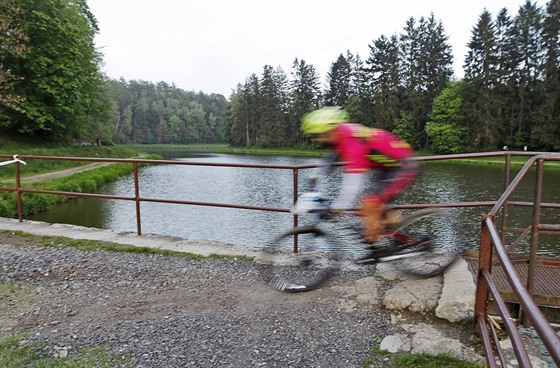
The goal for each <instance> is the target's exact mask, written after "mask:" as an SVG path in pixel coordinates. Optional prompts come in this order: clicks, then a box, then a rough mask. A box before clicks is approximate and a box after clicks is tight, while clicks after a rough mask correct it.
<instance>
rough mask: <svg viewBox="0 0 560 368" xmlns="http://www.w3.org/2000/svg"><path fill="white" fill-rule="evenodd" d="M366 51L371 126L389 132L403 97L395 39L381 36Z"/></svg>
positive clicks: (396, 41) (394, 36)
mask: <svg viewBox="0 0 560 368" xmlns="http://www.w3.org/2000/svg"><path fill="white" fill-rule="evenodd" d="M369 49H370V55H369V57H368V59H367V60H366V63H367V65H368V68H367V74H368V76H369V81H370V86H371V87H370V88H371V91H372V95H373V97H372V103H373V106H374V109H373V111H372V114H373V125H374V126H376V127H379V128H382V129H391V128H392V126H393V124H394V122H395V121H396V120H397V117H398V116H399V114H400V111H401V96H402V87H401V85H402V80H401V76H400V75H401V73H400V65H401V62H400V57H399V45H398V39H397V36H396V35H393V36H392V37H391V38H390V39H388V38H386V37H385V36H381V37H379V38H378V39H377V40H375V41H374V42H373V45H369Z"/></svg>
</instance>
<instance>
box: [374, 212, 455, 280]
mask: <svg viewBox="0 0 560 368" xmlns="http://www.w3.org/2000/svg"><path fill="white" fill-rule="evenodd" d="M457 231H458V227H457V225H456V224H454V221H453V217H452V216H451V214H450V213H449V212H447V211H443V210H440V209H431V208H427V209H422V210H418V211H415V212H413V213H411V214H409V215H408V216H406V217H405V218H404V219H403V220H402V222H401V223H400V225H399V226H398V227H397V228H395V229H394V230H393V231H392V233H391V235H390V236H389V239H390V244H389V245H388V246H386V247H381V248H379V249H377V250H376V251H375V252H379V253H378V254H379V256H378V262H388V261H392V262H393V261H394V264H395V267H396V268H398V269H399V270H401V271H402V272H404V273H406V274H408V275H411V276H413V277H419V278H427V277H432V276H436V275H440V274H442V273H444V272H445V271H446V270H448V269H449V268H450V267H451V266H453V265H454V264H455V262H456V261H457V260H458V259H460V258H461V256H462V250H463V246H462V245H461V244H457V240H456V239H458V237H456V236H454V233H456V232H457Z"/></svg>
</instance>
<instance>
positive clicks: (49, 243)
mask: <svg viewBox="0 0 560 368" xmlns="http://www.w3.org/2000/svg"><path fill="white" fill-rule="evenodd" d="M0 242H6V243H9V244H12V245H18V246H35V247H54V248H60V249H62V248H73V249H77V250H83V251H96V250H104V251H108V252H117V253H136V254H147V255H161V256H173V257H181V258H188V259H192V260H203V259H239V258H242V259H246V260H249V261H251V260H252V258H251V257H245V256H233V255H227V254H215V253H212V254H210V255H207V256H203V255H200V254H195V253H189V252H177V251H172V250H166V249H156V248H150V247H136V246H133V245H122V244H117V243H112V242H104V241H98V240H84V239H71V238H67V237H64V236H44V235H43V236H41V235H34V234H29V233H25V232H22V231H10V230H0Z"/></svg>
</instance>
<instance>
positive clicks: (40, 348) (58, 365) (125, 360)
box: [0, 335, 132, 368]
mask: <svg viewBox="0 0 560 368" xmlns="http://www.w3.org/2000/svg"><path fill="white" fill-rule="evenodd" d="M70 352H71V354H69V355H68V356H65V357H63V356H60V357H57V356H56V354H55V349H54V347H48V346H46V345H45V344H43V343H41V342H38V341H31V340H28V339H27V338H26V336H24V335H14V336H9V337H6V338H3V339H1V340H0V367H3V368H21V367H33V368H89V367H91V368H113V367H114V368H117V367H118V368H129V367H132V364H131V363H130V357H128V356H127V355H119V354H116V353H114V352H111V351H110V349H109V348H108V347H95V348H82V349H80V351H78V352H73V351H70Z"/></svg>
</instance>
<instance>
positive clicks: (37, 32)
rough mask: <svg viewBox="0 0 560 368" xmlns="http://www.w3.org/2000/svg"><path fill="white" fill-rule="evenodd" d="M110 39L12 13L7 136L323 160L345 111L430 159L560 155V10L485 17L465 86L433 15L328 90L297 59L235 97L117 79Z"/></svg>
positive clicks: (2, 7) (4, 14)
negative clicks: (324, 134)
mask: <svg viewBox="0 0 560 368" xmlns="http://www.w3.org/2000/svg"><path fill="white" fill-rule="evenodd" d="M98 31H99V28H98V24H97V21H96V19H95V16H94V14H92V13H91V11H90V10H89V8H88V6H87V1H86V0H73V1H70V0H0V45H2V46H1V47H0V134H1V133H2V132H4V133H6V132H10V133H11V134H12V132H17V134H20V135H24V136H29V137H34V138H36V139H39V140H42V141H44V142H57V143H59V144H60V143H63V144H67V143H79V142H84V141H86V142H87V141H101V142H103V143H105V144H126V143H162V144H166V143H172V144H188V143H228V144H230V145H233V146H247V147H275V148H276V147H286V148H287V147H310V146H312V145H311V144H310V142H309V138H308V137H304V136H302V134H301V131H300V118H301V116H302V115H303V114H304V113H306V112H308V111H311V110H313V109H316V108H319V107H321V106H326V105H337V106H343V107H344V108H345V109H347V110H348V111H349V113H350V115H351V117H352V118H353V120H355V121H357V122H361V123H363V124H366V125H368V126H372V127H378V128H382V129H387V130H390V131H393V132H394V133H396V134H398V135H400V136H401V137H403V138H404V139H406V140H407V141H409V142H410V143H411V144H412V145H413V146H415V147H416V148H417V149H421V150H425V151H428V152H434V153H460V152H471V151H487V150H496V149H502V147H503V146H508V147H510V148H511V149H523V148H525V147H528V148H529V149H530V150H533V151H537V150H540V151H558V150H560V0H549V1H548V2H547V3H546V4H545V5H544V6H537V4H536V2H532V1H527V2H526V3H525V4H524V5H523V6H521V7H520V8H519V9H518V12H517V13H516V14H508V12H507V10H506V9H505V8H504V9H502V10H501V11H500V12H499V13H498V14H491V13H489V12H488V11H486V10H484V9H483V10H481V13H480V16H479V17H478V20H477V22H476V24H473V26H472V28H471V29H470V30H465V32H470V40H469V43H468V45H467V46H468V53H467V55H464V62H463V71H464V75H463V76H462V77H461V78H457V77H456V76H454V75H453V70H452V60H453V50H452V48H451V46H450V44H449V43H448V36H447V35H446V31H445V28H444V25H443V24H442V22H441V21H439V20H438V19H437V18H436V17H435V15H434V14H430V15H429V16H427V17H423V16H422V17H420V18H418V19H416V18H414V17H411V18H409V19H408V20H407V22H406V23H405V24H404V25H403V26H402V28H401V31H400V32H399V33H394V34H391V35H378V36H376V37H377V38H374V39H372V42H371V43H370V44H369V45H368V46H369V54H368V55H357V54H352V53H351V52H350V51H343V50H341V51H342V52H341V54H340V55H339V56H338V58H337V59H336V60H333V62H332V63H331V65H330V69H329V71H328V73H327V75H326V76H324V78H322V77H321V76H320V75H318V73H317V71H316V69H315V67H314V66H313V65H312V64H309V63H308V62H306V61H305V60H301V59H298V58H294V61H293V64H292V66H291V70H289V71H288V73H287V72H286V71H284V70H283V69H282V68H281V67H279V66H278V67H274V66H272V65H264V66H263V68H262V70H260V71H255V72H254V73H253V74H251V75H248V76H247V77H246V79H245V80H244V81H240V82H239V84H238V85H237V86H235V88H233V91H234V92H233V93H232V94H231V96H222V95H219V94H213V93H208V92H210V91H205V92H202V91H199V92H194V91H186V90H183V89H181V88H178V87H177V86H175V84H174V83H173V82H163V81H162V82H157V83H154V82H150V81H142V80H131V81H126V80H123V79H120V80H114V79H110V78H108V77H106V76H105V75H104V74H103V73H102V72H101V71H100V70H101V64H102V59H103V55H102V53H101V52H100V51H99V50H97V49H96V48H95V44H94V37H95V34H96V33H97V32H98ZM321 86H326V87H324V88H323V87H321Z"/></svg>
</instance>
